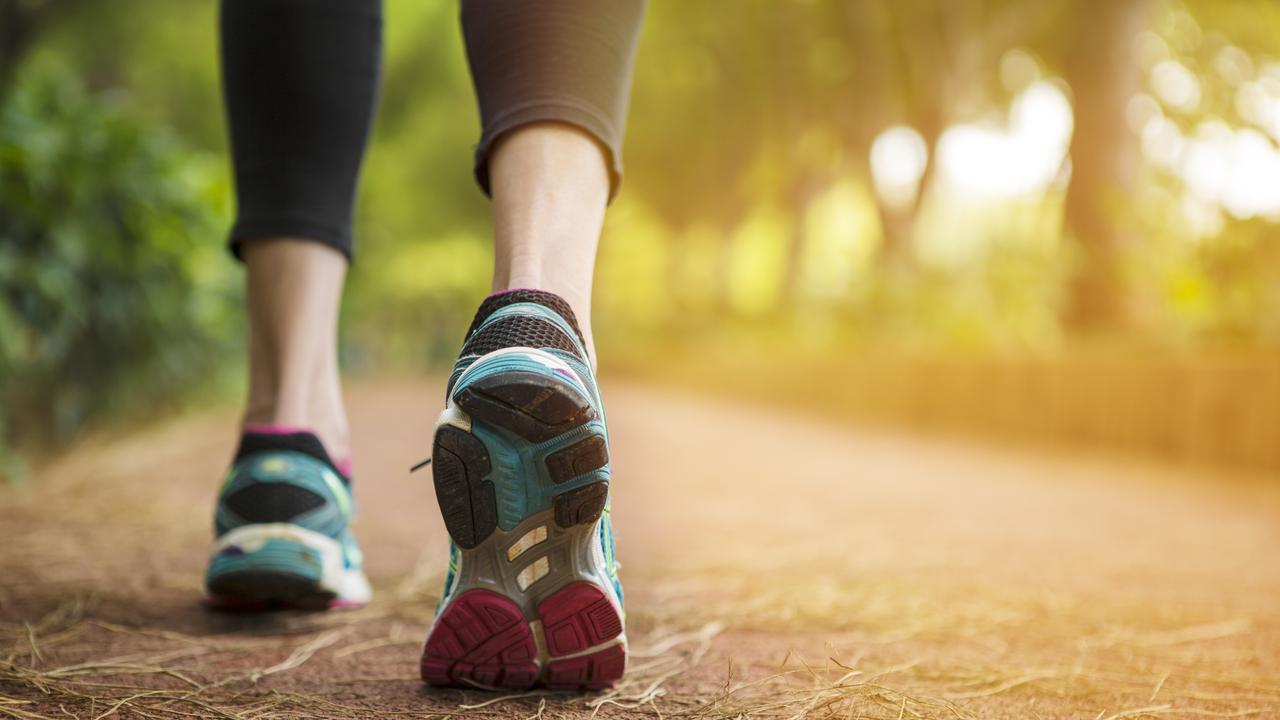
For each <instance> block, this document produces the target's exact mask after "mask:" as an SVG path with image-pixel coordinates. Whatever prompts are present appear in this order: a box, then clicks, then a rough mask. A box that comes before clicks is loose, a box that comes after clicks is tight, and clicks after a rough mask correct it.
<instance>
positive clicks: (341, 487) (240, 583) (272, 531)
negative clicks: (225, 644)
mask: <svg viewBox="0 0 1280 720" xmlns="http://www.w3.org/2000/svg"><path fill="white" fill-rule="evenodd" d="M354 510H355V507H354V503H353V501H352V497H351V488H350V483H349V481H348V479H347V478H346V477H345V476H343V474H342V473H341V472H339V470H338V468H337V466H335V465H334V463H333V461H332V460H331V459H330V458H329V455H328V453H326V452H325V449H324V445H323V444H321V442H320V440H319V438H317V437H316V436H315V435H313V434H312V433H310V432H303V431H298V432H246V433H244V435H243V436H242V437H241V438H240V447H239V450H237V452H236V457H235V460H234V462H233V463H232V466H231V471H230V472H229V473H228V474H227V478H226V481H225V482H224V483H223V485H222V490H221V491H220V492H219V494H218V505H217V512H216V514H215V517H214V525H215V531H216V534H217V539H216V540H214V543H213V550H212V553H211V554H210V558H209V569H208V571H207V572H206V574H205V587H206V589H207V590H208V597H207V602H208V604H209V605H210V606H212V607H215V608H219V609H228V610H268V609H283V608H296V609H311V610H321V609H326V608H331V607H354V606H359V605H363V604H364V603H366V602H368V601H369V596H370V591H369V582H368V580H366V579H365V576H364V572H363V570H362V569H361V555H360V548H359V546H358V545H357V544H356V540H355V536H353V535H352V534H351V529H350V527H349V525H350V523H351V516H352V513H353V512H354Z"/></svg>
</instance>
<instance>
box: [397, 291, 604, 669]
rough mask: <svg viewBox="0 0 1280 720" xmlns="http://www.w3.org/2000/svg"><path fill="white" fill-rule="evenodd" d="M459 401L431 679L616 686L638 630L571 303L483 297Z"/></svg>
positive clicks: (445, 494)
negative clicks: (631, 624) (632, 629)
mask: <svg viewBox="0 0 1280 720" xmlns="http://www.w3.org/2000/svg"><path fill="white" fill-rule="evenodd" d="M446 397H447V403H446V406H445V409H444V412H442V413H441V414H440V418H439V420H438V422H437V424H436V431H435V444H434V446H433V449H432V453H431V458H432V465H431V467H432V474H433V476H434V481H435V489H436V498H437V499H438V500H439V503H440V512H441V514H442V515H443V516H444V524H445V527H446V528H447V529H448V531H449V536H450V538H451V539H452V544H451V547H450V558H449V571H448V574H447V576H446V579H445V587H444V592H443V595H442V597H441V600H440V604H439V606H438V607H437V610H436V618H435V622H434V624H433V625H432V627H431V631H430V633H429V634H428V636H427V641H426V645H425V647H424V650H423V655H422V678H423V680H425V681H426V682H428V683H430V684H432V685H448V686H465V687H479V688H488V689H513V690H521V689H526V688H530V687H533V686H535V685H540V686H543V687H548V688H557V689H600V688H606V687H609V686H611V685H613V683H614V682H615V681H616V680H618V678H620V677H621V676H622V672H623V669H624V667H625V665H626V658H627V639H626V635H625V633H624V631H623V611H622V587H621V585H620V584H619V583H618V574H617V563H616V562H615V561H614V552H613V527H612V524H611V523H610V519H609V435H608V432H607V430H606V428H605V417H604V409H603V407H602V405H601V402H600V394H599V391H598V390H597V389H596V382H595V378H594V376H593V373H592V371H591V366H590V363H589V362H588V361H587V354H586V350H585V343H584V341H583V338H582V333H581V332H580V331H579V330H578V326H577V322H576V321H575V319H574V315H573V312H572V311H571V310H570V309H569V306H568V304H567V303H566V302H565V301H564V300H562V299H561V298H560V297H558V296H556V295H553V294H551V293H547V292H541V291H537V290H514V291H510V292H506V293H501V294H497V295H492V296H490V297H489V298H488V299H486V300H485V301H484V303H483V304H482V305H481V306H480V310H479V312H477V313H476V317H475V320H474V321H473V322H472V325H471V329H470V331H469V332H468V333H467V339H466V342H465V344H464V346H463V349H462V356H461V357H460V358H459V359H458V362H457V364H456V365H455V366H454V371H453V374H452V376H451V377H450V380H449V386H448V391H447V393H446Z"/></svg>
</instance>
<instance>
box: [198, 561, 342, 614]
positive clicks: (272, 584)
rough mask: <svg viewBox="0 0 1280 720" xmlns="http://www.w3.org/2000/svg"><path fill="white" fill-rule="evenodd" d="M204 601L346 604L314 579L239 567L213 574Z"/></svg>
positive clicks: (235, 606) (295, 606) (287, 606)
mask: <svg viewBox="0 0 1280 720" xmlns="http://www.w3.org/2000/svg"><path fill="white" fill-rule="evenodd" d="M208 591H209V594H208V595H207V596H206V598H205V604H206V605H207V606H208V607H210V608H212V609H215V610H226V611H232V612H254V611H266V610H276V609H279V610H327V609H329V608H331V607H341V606H344V604H343V603H341V602H340V601H338V599H337V594H336V593H334V592H333V591H332V590H329V589H327V588H324V587H321V586H320V584H319V583H318V582H317V581H316V580H315V579H314V578H309V577H305V576H302V575H297V574H294V573H289V572H282V571H275V570H239V571H234V572H228V573H223V574H221V575H218V576H217V577H215V578H211V579H210V580H209V583H208Z"/></svg>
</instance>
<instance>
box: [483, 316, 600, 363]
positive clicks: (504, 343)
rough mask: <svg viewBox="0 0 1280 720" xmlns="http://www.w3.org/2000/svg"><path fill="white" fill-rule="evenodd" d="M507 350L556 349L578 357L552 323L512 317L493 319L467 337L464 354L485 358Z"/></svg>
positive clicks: (568, 341) (575, 348)
mask: <svg viewBox="0 0 1280 720" xmlns="http://www.w3.org/2000/svg"><path fill="white" fill-rule="evenodd" d="M508 347H533V348H559V349H560V350H564V351H566V352H571V353H573V354H574V355H579V350H578V347H577V346H576V345H575V344H574V342H573V339H572V338H570V337H569V336H568V335H566V334H565V332H564V331H563V330H561V329H560V328H559V326H557V325H556V324H555V323H553V322H551V321H550V320H547V319H545V318H540V317H535V316H533V315H513V316H511V317H504V318H501V319H499V320H495V321H494V322H493V323H491V324H489V325H486V326H485V327H484V328H483V329H481V330H480V331H479V332H477V333H475V334H473V335H471V336H470V338H469V339H468V340H467V342H466V344H464V345H463V346H462V354H463V355H484V354H486V353H491V352H493V351H494V350H501V349H502V348H508Z"/></svg>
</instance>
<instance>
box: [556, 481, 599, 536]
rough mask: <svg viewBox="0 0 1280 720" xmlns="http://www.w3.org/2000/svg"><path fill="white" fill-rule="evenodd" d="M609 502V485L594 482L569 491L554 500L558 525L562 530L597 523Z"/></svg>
mask: <svg viewBox="0 0 1280 720" xmlns="http://www.w3.org/2000/svg"><path fill="white" fill-rule="evenodd" d="M608 500H609V483H607V482H603V481H601V482H593V483H591V484H589V485H583V486H582V487H580V488H574V489H573V490H568V491H565V492H563V493H560V494H559V495H557V496H555V498H554V499H552V501H551V502H552V507H553V508H554V509H555V516H556V524H557V525H559V526H560V527H562V528H570V527H573V526H574V525H581V524H583V523H589V522H595V521H596V519H597V518H599V517H600V514H601V513H603V512H604V506H605V503H606V502H608Z"/></svg>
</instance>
